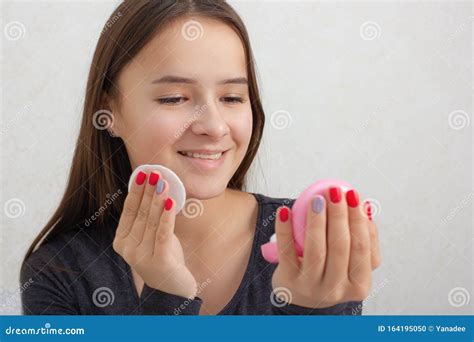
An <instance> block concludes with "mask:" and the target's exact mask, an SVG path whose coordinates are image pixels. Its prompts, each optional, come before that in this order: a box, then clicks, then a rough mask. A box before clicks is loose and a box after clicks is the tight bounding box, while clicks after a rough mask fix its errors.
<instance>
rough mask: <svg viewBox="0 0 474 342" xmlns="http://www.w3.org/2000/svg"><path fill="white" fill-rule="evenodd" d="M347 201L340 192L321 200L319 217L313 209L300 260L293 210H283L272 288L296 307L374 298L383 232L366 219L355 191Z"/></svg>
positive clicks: (278, 223) (333, 191)
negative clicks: (281, 289) (280, 290)
mask: <svg viewBox="0 0 474 342" xmlns="http://www.w3.org/2000/svg"><path fill="white" fill-rule="evenodd" d="M346 198H347V200H346ZM346 198H344V196H343V193H342V192H341V189H340V188H337V187H335V188H331V189H328V191H327V192H326V193H325V195H324V196H320V203H321V202H322V204H323V207H322V211H321V212H320V213H319V214H317V213H315V212H314V211H313V210H312V207H311V204H312V203H310V204H309V208H308V214H307V225H306V230H305V239H304V253H303V257H299V256H297V254H296V249H295V245H294V241H293V230H292V226H291V210H290V209H289V208H287V207H284V206H283V207H280V208H278V213H277V220H276V223H275V230H276V236H277V244H278V255H279V264H278V266H277V268H276V270H275V272H274V274H273V278H272V286H273V289H277V288H279V287H284V288H286V289H288V290H289V291H290V293H291V298H292V300H291V303H292V304H296V305H299V306H305V307H310V308H325V307H329V306H333V305H336V304H338V303H343V302H346V301H362V300H364V299H365V298H366V297H367V296H368V293H369V289H370V286H371V281H372V280H371V276H372V275H371V273H372V270H373V269H375V268H377V267H378V266H379V265H380V251H379V243H378V236H377V228H376V226H375V224H374V222H373V221H372V220H369V219H368V218H367V216H366V215H365V214H364V212H363V210H362V209H363V208H361V205H360V204H359V198H358V195H357V192H356V191H355V190H354V191H353V192H351V191H348V192H347V194H346ZM348 203H349V204H350V205H348ZM326 227H327V228H326ZM285 291H286V290H285ZM275 295H276V296H277V297H278V290H275ZM287 297H289V296H288V294H285V299H284V300H287V299H288V298H287ZM280 299H282V298H280Z"/></svg>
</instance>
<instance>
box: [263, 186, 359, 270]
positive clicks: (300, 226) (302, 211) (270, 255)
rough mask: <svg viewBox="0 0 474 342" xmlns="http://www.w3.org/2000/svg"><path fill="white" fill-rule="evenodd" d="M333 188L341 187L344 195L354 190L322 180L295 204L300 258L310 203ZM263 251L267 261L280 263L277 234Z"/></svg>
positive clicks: (294, 215) (294, 212) (294, 231)
mask: <svg viewBox="0 0 474 342" xmlns="http://www.w3.org/2000/svg"><path fill="white" fill-rule="evenodd" d="M331 186H338V187H340V188H341V190H342V191H343V192H344V193H346V192H347V191H349V190H351V189H352V185H350V184H349V183H347V182H345V181H341V180H337V179H331V178H327V179H321V180H318V181H316V182H314V183H313V184H311V185H310V186H309V187H308V188H306V189H305V190H304V191H303V192H302V193H301V194H300V195H299V197H298V199H297V200H296V201H295V203H294V204H293V207H292V209H291V213H292V225H293V238H294V240H295V247H296V253H297V254H298V256H303V246H304V234H305V227H306V216H307V213H308V208H309V207H310V202H311V200H312V199H313V198H314V197H315V196H316V195H324V194H325V192H326V190H327V189H328V188H330V187H331ZM261 250H262V254H263V257H264V258H265V260H267V261H268V262H271V263H278V247H277V243H276V236H275V234H274V235H272V237H271V238H270V242H268V243H266V244H264V245H262V246H261Z"/></svg>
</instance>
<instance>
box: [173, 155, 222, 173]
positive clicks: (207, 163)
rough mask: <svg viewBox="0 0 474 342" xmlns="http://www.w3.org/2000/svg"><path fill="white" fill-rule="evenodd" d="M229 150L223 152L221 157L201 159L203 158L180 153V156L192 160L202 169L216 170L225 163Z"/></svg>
mask: <svg viewBox="0 0 474 342" xmlns="http://www.w3.org/2000/svg"><path fill="white" fill-rule="evenodd" d="M227 152H228V150H227V151H225V152H224V153H222V155H221V156H220V158H219V159H201V158H193V157H188V156H185V155H182V154H181V153H178V155H179V156H181V157H183V158H184V159H185V160H186V161H188V162H190V163H191V164H192V165H194V166H195V167H197V168H199V169H202V170H215V169H217V168H219V167H220V166H221V165H222V164H223V163H224V158H225V156H226V155H227Z"/></svg>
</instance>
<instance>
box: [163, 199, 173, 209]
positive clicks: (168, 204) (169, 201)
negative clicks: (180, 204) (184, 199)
mask: <svg viewBox="0 0 474 342" xmlns="http://www.w3.org/2000/svg"><path fill="white" fill-rule="evenodd" d="M172 207H173V200H172V199H171V198H169V197H168V198H167V199H166V200H165V210H171V208H172Z"/></svg>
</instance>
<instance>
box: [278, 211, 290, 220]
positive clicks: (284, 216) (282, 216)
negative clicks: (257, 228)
mask: <svg viewBox="0 0 474 342" xmlns="http://www.w3.org/2000/svg"><path fill="white" fill-rule="evenodd" d="M288 214H289V211H288V208H287V207H283V208H281V209H280V211H279V216H280V221H281V222H286V221H287V220H288V216H289V215H288Z"/></svg>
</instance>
